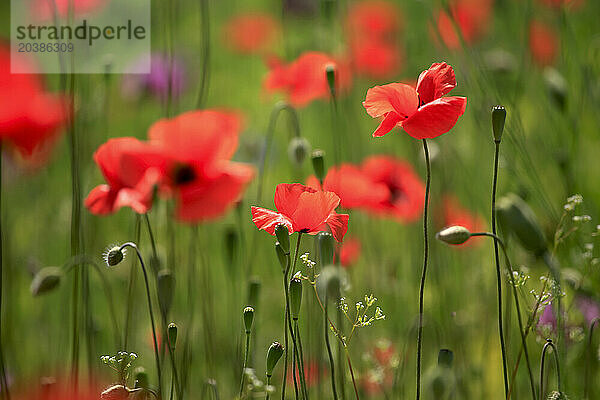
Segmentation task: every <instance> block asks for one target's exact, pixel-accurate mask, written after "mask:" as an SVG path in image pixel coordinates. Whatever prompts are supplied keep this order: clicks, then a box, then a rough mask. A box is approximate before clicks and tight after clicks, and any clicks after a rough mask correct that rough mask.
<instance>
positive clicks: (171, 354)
mask: <svg viewBox="0 0 600 400" xmlns="http://www.w3.org/2000/svg"><path fill="white" fill-rule="evenodd" d="M166 346H167V347H168V348H169V358H170V359H171V369H172V370H173V372H172V375H171V399H172V398H173V383H175V390H176V391H177V399H178V400H183V389H182V387H181V383H180V381H179V373H178V372H177V363H176V362H175V351H174V349H172V348H171V346H170V345H169V343H167V344H166Z"/></svg>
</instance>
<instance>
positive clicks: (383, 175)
mask: <svg viewBox="0 0 600 400" xmlns="http://www.w3.org/2000/svg"><path fill="white" fill-rule="evenodd" d="M362 169H363V171H364V172H365V173H366V174H367V175H368V176H369V177H370V178H371V180H372V181H373V182H376V183H383V184H384V185H386V186H387V188H388V192H389V195H388V197H387V198H386V199H385V200H384V201H382V202H380V203H379V204H378V205H377V208H375V209H374V211H377V212H380V213H384V214H387V215H391V216H393V217H395V218H396V219H398V220H399V221H401V222H412V221H415V220H416V219H418V218H419V216H420V215H421V212H422V210H423V198H424V195H425V185H424V184H423V182H422V181H421V179H420V178H419V176H418V175H417V174H416V173H415V171H414V169H413V168H412V166H411V165H410V164H409V163H408V162H406V161H403V160H399V159H395V158H392V157H387V156H372V157H369V158H367V159H366V160H365V161H364V162H363V167H362Z"/></svg>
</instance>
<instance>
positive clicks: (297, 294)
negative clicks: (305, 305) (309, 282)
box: [289, 276, 302, 320]
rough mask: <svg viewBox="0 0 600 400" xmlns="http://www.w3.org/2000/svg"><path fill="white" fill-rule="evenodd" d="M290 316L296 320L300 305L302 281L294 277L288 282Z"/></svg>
mask: <svg viewBox="0 0 600 400" xmlns="http://www.w3.org/2000/svg"><path fill="white" fill-rule="evenodd" d="M289 289H290V315H291V316H292V319H294V320H298V315H299V314H300V306H301V305H302V280H301V279H300V278H298V277H297V276H294V277H293V278H292V279H291V280H290V288H289Z"/></svg>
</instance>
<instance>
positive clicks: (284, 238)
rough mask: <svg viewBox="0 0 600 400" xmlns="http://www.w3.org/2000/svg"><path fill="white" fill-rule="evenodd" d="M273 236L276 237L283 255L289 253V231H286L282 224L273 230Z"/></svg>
mask: <svg viewBox="0 0 600 400" xmlns="http://www.w3.org/2000/svg"><path fill="white" fill-rule="evenodd" d="M275 236H276V237H277V241H278V242H279V244H280V245H281V249H282V250H283V252H284V253H285V254H289V253H290V231H288V228H287V226H285V225H283V224H279V225H277V227H276V228H275Z"/></svg>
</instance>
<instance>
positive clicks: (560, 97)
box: [544, 67, 568, 112]
mask: <svg viewBox="0 0 600 400" xmlns="http://www.w3.org/2000/svg"><path fill="white" fill-rule="evenodd" d="M544 82H545V83H546V88H547V89H548V93H549V94H550V98H551V99H552V101H553V102H554V104H555V105H556V106H557V107H558V109H559V110H560V111H562V112H564V111H565V109H566V108H567V94H568V85H567V81H566V80H565V78H563V76H562V75H561V74H560V72H558V71H557V70H556V69H554V68H550V67H548V68H546V69H545V70H544Z"/></svg>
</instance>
